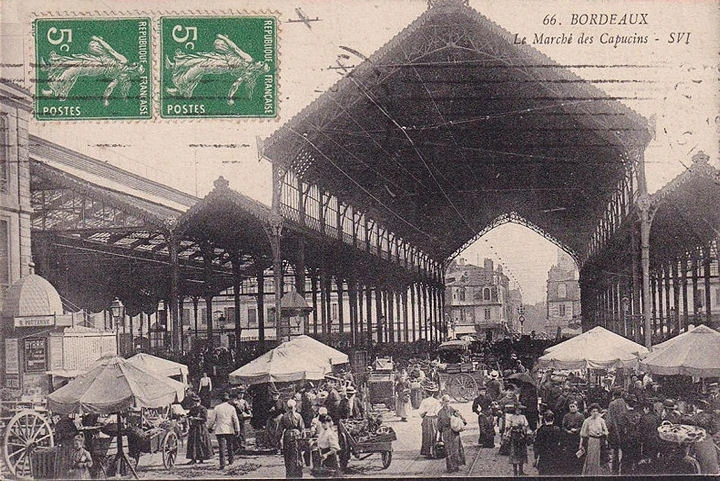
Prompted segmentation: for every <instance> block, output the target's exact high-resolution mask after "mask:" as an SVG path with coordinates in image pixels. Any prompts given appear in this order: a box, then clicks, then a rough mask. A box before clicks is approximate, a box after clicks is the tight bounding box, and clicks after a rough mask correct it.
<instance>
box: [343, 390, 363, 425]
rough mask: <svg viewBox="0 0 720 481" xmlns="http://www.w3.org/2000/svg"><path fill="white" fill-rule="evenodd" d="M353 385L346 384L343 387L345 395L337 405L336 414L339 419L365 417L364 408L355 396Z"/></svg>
mask: <svg viewBox="0 0 720 481" xmlns="http://www.w3.org/2000/svg"><path fill="white" fill-rule="evenodd" d="M355 393H356V391H355V387H354V386H348V387H347V389H345V395H346V397H344V398H343V399H342V400H341V401H340V406H339V407H338V416H339V417H340V419H362V418H363V417H365V410H364V409H363V407H362V404H361V403H360V401H358V399H357V397H356V396H355Z"/></svg>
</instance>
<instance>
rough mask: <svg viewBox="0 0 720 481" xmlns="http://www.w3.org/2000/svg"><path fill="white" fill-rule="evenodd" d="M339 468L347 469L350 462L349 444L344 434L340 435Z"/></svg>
mask: <svg viewBox="0 0 720 481" xmlns="http://www.w3.org/2000/svg"><path fill="white" fill-rule="evenodd" d="M339 441H340V467H341V468H342V469H343V471H344V470H346V469H347V467H348V462H349V461H350V444H349V443H348V440H347V436H346V435H345V433H340V439H339Z"/></svg>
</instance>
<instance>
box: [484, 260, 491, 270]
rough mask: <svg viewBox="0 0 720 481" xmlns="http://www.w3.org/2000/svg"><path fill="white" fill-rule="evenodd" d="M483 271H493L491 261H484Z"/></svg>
mask: <svg viewBox="0 0 720 481" xmlns="http://www.w3.org/2000/svg"><path fill="white" fill-rule="evenodd" d="M485 270H486V271H490V272H492V271H493V261H492V259H485Z"/></svg>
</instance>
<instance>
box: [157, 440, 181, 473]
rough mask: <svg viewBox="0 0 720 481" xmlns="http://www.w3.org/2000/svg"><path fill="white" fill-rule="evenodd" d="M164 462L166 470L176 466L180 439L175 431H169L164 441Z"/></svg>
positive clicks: (162, 448)
mask: <svg viewBox="0 0 720 481" xmlns="http://www.w3.org/2000/svg"><path fill="white" fill-rule="evenodd" d="M161 450H162V460H163V466H165V469H172V468H173V466H175V459H176V458H177V452H178V437H177V434H175V431H168V432H167V433H166V434H165V437H164V438H163V441H162V447H161Z"/></svg>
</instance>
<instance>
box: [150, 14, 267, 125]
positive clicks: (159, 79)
mask: <svg viewBox="0 0 720 481" xmlns="http://www.w3.org/2000/svg"><path fill="white" fill-rule="evenodd" d="M232 17H240V16H238V15H235V16H233V15H187V14H179V15H176V14H174V13H173V14H170V15H168V14H163V15H161V16H160V17H158V19H157V22H156V27H157V34H158V40H157V42H158V43H157V45H158V50H159V55H160V56H162V55H163V48H162V21H163V19H166V18H205V19H209V18H232ZM242 17H247V18H251V17H254V18H262V17H273V18H274V19H275V29H274V30H275V31H274V35H275V72H274V76H275V94H274V95H275V99H274V110H275V113H274V115H272V116H265V115H262V116H259V115H237V116H234V115H207V116H206V115H187V116H170V117H166V116H164V115H163V113H162V111H161V107H162V86H163V85H162V84H163V79H162V64H159V65H158V75H157V77H156V79H157V83H158V84H159V86H158V92H159V94H158V95H159V96H158V98H157V102H156V104H155V106H156V108H157V112H156V115H157V116H158V118H160V119H163V120H169V121H172V120H201V119H246V120H250V119H253V120H257V121H261V120H270V121H274V120H279V117H280V99H281V98H280V52H279V50H280V49H279V44H280V42H279V38H280V34H279V30H280V13H279V12H274V13H253V14H249V13H248V14H245V15H242ZM160 61H161V62H162V61H164V60H163V59H162V58H161V59H160Z"/></svg>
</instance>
